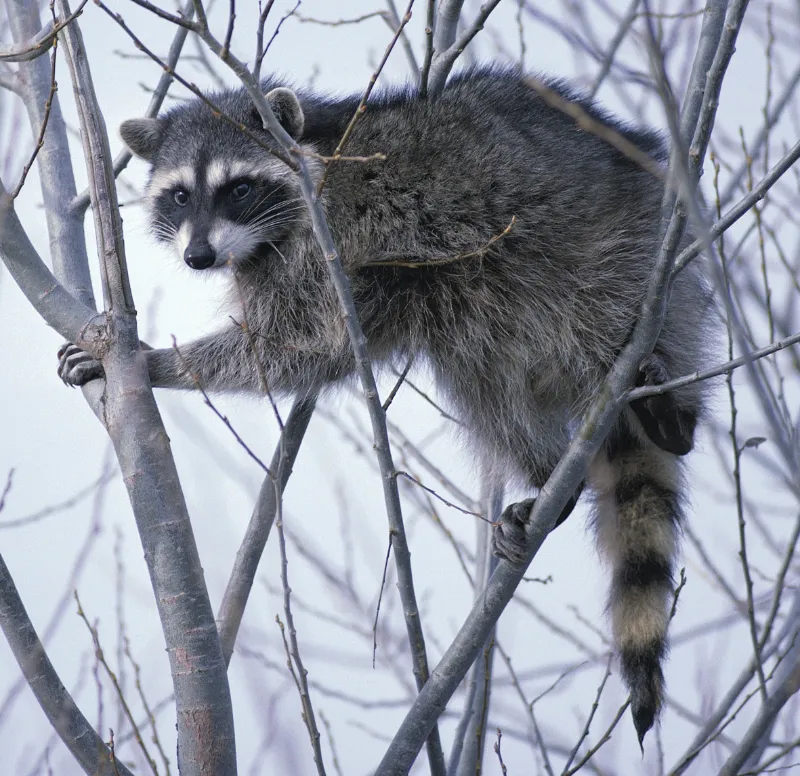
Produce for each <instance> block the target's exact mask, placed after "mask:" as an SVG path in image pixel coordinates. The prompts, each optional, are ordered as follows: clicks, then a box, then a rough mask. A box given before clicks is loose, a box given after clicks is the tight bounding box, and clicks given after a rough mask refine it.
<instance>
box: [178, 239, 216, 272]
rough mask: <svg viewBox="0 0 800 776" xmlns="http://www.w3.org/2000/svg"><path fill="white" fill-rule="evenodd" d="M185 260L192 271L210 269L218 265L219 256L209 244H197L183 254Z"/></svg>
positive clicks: (193, 244)
mask: <svg viewBox="0 0 800 776" xmlns="http://www.w3.org/2000/svg"><path fill="white" fill-rule="evenodd" d="M183 260H184V261H185V262H186V263H187V264H188V265H189V266H190V267H191V268H192V269H208V268H209V267H213V266H214V264H215V263H216V261H217V255H216V253H214V249H213V248H212V247H211V246H210V245H209V244H208V243H207V242H197V243H192V244H191V245H190V246H189V247H188V248H187V249H186V250H185V251H184V252H183Z"/></svg>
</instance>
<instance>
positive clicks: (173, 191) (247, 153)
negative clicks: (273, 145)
mask: <svg viewBox="0 0 800 776" xmlns="http://www.w3.org/2000/svg"><path fill="white" fill-rule="evenodd" d="M267 99H268V101H269V102H270V104H271V105H272V108H273V110H274V111H275V113H276V115H277V116H278V118H279V120H280V121H281V123H282V124H283V125H284V128H286V129H287V131H288V132H289V133H290V134H291V135H293V136H294V137H296V138H297V137H299V136H300V134H301V133H302V129H303V112H302V109H301V108H300V104H299V102H298V100H297V97H296V96H295V94H294V92H292V91H291V90H289V89H285V88H279V89H273V90H272V91H271V92H269V93H268V94H267ZM223 107H225V106H223ZM227 107H228V108H229V109H230V112H229V115H231V116H232V118H234V119H235V120H236V121H237V122H239V123H244V121H245V119H246V118H248V117H251V116H252V113H253V109H252V107H251V106H250V105H249V102H248V101H247V100H246V99H244V98H241V97H239V96H235V97H231V98H230V99H229V101H228V105H227ZM226 112H228V111H226ZM245 112H246V113H247V115H244V113H245ZM237 114H241V115H237ZM120 134H121V135H122V139H123V140H124V142H125V143H126V145H127V146H128V147H129V148H130V149H131V151H133V153H135V154H136V155H137V156H139V157H141V158H143V159H146V160H147V161H150V162H151V163H152V165H153V167H152V172H151V178H150V184H149V186H148V192H147V193H148V201H149V205H150V212H151V216H152V225H153V231H154V233H155V236H156V238H157V239H158V240H160V241H161V242H165V243H169V244H171V245H172V246H173V247H174V248H175V250H176V252H177V253H178V255H179V256H180V257H181V258H183V260H184V261H185V262H186V264H188V265H189V266H190V267H191V268H192V269H210V268H218V267H224V266H236V265H240V264H242V263H243V262H246V261H249V260H253V259H261V258H266V257H267V256H268V255H269V254H270V252H272V253H274V254H276V255H281V253H280V249H279V248H278V247H277V244H278V243H280V242H281V241H282V240H284V239H286V237H287V236H288V235H289V233H290V232H291V229H292V226H293V225H294V224H296V223H297V219H298V215H299V212H300V211H302V210H303V209H304V208H303V205H302V200H301V198H300V197H299V190H298V186H297V183H296V182H295V179H294V176H293V174H292V172H291V170H289V168H288V167H286V165H284V164H283V162H281V161H279V160H278V159H275V158H274V157H272V156H270V154H269V153H268V152H267V151H266V150H265V149H263V148H261V147H259V146H258V145H257V144H256V143H254V142H253V141H251V140H249V139H248V138H247V137H246V136H245V135H243V134H242V133H241V132H238V131H237V130H236V129H235V127H232V126H230V125H229V124H227V123H226V122H224V121H223V120H221V119H218V118H214V117H212V116H211V114H210V112H209V111H208V109H207V108H206V107H205V106H203V105H200V104H199V101H198V103H194V104H190V105H189V106H186V107H183V108H180V109H178V110H176V111H174V112H172V113H171V114H168V115H167V116H166V117H165V118H161V119H132V120H130V121H126V122H124V123H123V124H122V126H121V127H120Z"/></svg>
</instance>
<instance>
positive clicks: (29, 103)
mask: <svg viewBox="0 0 800 776" xmlns="http://www.w3.org/2000/svg"><path fill="white" fill-rule="evenodd" d="M7 8H8V15H9V22H10V25H11V31H12V34H13V36H14V40H15V41H16V42H17V44H19V43H21V41H24V40H28V39H30V38H33V37H35V36H36V35H37V34H38V33H39V30H40V29H41V21H40V19H39V12H38V8H37V4H36V3H31V2H28V0H11V1H10V2H9V3H8V4H7ZM69 16H71V14H67V17H66V18H68V17H69ZM17 81H18V83H19V86H20V94H21V95H22V99H23V101H24V103H25V108H26V110H27V112H28V120H29V123H30V125H31V128H32V131H33V135H34V137H35V136H36V134H37V133H38V131H39V128H40V127H41V126H42V124H43V123H44V113H45V105H46V103H47V99H48V95H49V93H50V85H51V82H50V68H49V67H48V63H47V61H46V59H44V58H42V57H40V58H38V59H34V60H33V61H31V62H22V63H20V66H19V70H18V77H17ZM70 158H71V157H70V151H69V142H68V140H67V127H66V124H65V123H64V117H63V116H62V114H61V105H60V101H59V99H58V93H56V94H55V95H54V96H53V101H52V106H51V109H50V118H49V120H48V122H47V132H46V133H45V136H44V144H43V146H42V148H41V151H40V152H39V155H38V157H37V162H38V168H39V182H40V185H41V189H42V199H43V204H44V213H45V219H46V221H47V231H48V233H49V235H50V261H51V265H50V266H52V268H53V274H54V275H55V276H56V277H57V278H58V280H59V281H60V282H61V283H62V284H63V285H64V287H65V288H66V289H67V291H69V292H70V293H72V294H73V295H74V296H75V297H76V298H77V299H79V300H80V301H81V302H83V304H85V305H87V306H88V307H91V308H94V307H95V301H94V293H93V292H92V279H91V275H90V274H89V261H88V258H87V252H86V238H85V236H84V231H83V218H82V217H81V216H76V215H75V214H74V213H71V212H70V208H69V203H70V200H71V199H72V198H73V197H74V196H75V176H74V175H73V172H72V163H71V161H70ZM59 331H60V330H59ZM61 333H63V332H61ZM75 341H76V342H77V340H75ZM80 344H82V343H80ZM87 350H90V351H91V348H87Z"/></svg>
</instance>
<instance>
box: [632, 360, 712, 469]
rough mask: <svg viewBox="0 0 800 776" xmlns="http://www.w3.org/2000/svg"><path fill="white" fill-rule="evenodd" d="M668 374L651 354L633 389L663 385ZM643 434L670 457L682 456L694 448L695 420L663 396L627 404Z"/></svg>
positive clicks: (670, 396) (693, 414) (667, 396)
mask: <svg viewBox="0 0 800 776" xmlns="http://www.w3.org/2000/svg"><path fill="white" fill-rule="evenodd" d="M667 380H669V374H668V373H667V368H666V366H665V364H664V361H663V359H662V358H661V356H658V355H656V354H655V353H652V354H651V355H649V356H648V357H647V358H646V359H645V360H644V361H642V363H641V365H640V366H639V377H638V379H637V380H636V385H637V387H641V386H644V385H663V384H664V383H666V382H667ZM631 409H632V410H633V411H634V412H635V413H636V417H637V418H639V422H640V423H641V424H642V427H643V428H644V431H645V433H646V434H647V436H648V437H650V441H651V442H653V444H655V445H658V446H659V447H660V448H661V449H662V450H665V451H666V452H668V453H672V454H673V455H686V454H687V453H688V452H690V451H691V449H692V448H693V447H694V429H695V426H696V425H697V416H696V415H695V413H694V412H693V411H691V410H688V409H685V408H684V407H681V406H679V404H678V402H677V401H676V399H675V394H673V393H664V394H661V395H656V396H648V397H646V398H644V399H637V400H636V401H632V402H631Z"/></svg>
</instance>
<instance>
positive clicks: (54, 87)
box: [10, 0, 87, 199]
mask: <svg viewBox="0 0 800 776" xmlns="http://www.w3.org/2000/svg"><path fill="white" fill-rule="evenodd" d="M86 2H87V0H84V5H85V4H86ZM52 45H53V53H52V55H51V57H50V94H49V95H48V96H47V100H46V102H45V104H44V116H43V117H42V124H41V126H40V127H39V135H38V136H37V138H36V142H35V143H34V146H33V152H32V153H31V156H30V158H29V159H28V161H27V163H26V164H25V166H24V167H23V168H22V174H21V175H20V177H19V182H18V183H17V185H16V187H15V188H14V190H13V191H12V192H11V194H10V196H11V199H16V198H17V197H18V196H19V193H20V192H21V191H22V187H23V186H24V185H25V179H26V178H27V177H28V173H29V172H30V169H31V167H33V163H34V162H35V161H36V157H37V156H38V155H39V151H40V150H41V149H42V146H43V145H44V133H45V132H46V131H47V123H48V121H50V111H51V109H52V107H53V100H54V98H55V95H56V92H57V91H58V82H57V81H56V54H57V53H58V38H55V39H53V43H52Z"/></svg>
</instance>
